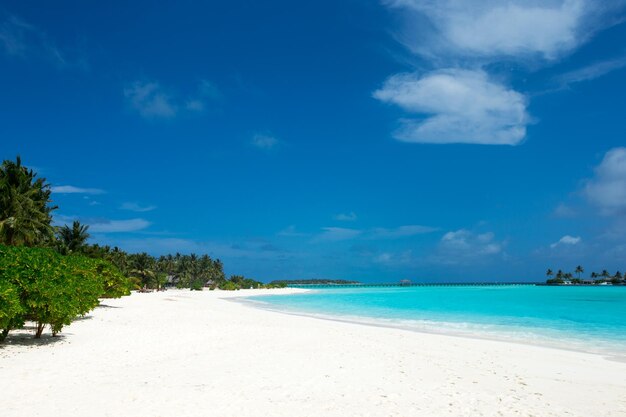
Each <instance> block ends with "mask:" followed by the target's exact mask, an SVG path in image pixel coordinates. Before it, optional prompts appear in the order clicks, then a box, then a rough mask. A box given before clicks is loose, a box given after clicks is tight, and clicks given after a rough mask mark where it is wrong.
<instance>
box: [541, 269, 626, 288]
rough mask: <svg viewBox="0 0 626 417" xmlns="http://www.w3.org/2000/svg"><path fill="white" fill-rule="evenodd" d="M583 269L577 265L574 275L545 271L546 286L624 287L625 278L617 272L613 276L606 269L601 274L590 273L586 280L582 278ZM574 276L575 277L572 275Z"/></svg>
mask: <svg viewBox="0 0 626 417" xmlns="http://www.w3.org/2000/svg"><path fill="white" fill-rule="evenodd" d="M584 272H585V268H583V267H582V266H581V265H578V266H577V267H576V269H575V270H574V273H571V272H565V271H562V270H560V269H559V270H558V271H557V272H556V273H555V272H554V271H552V269H548V270H547V271H546V276H547V277H548V279H547V280H546V284H548V285H571V284H574V285H577V284H578V285H608V284H611V285H625V284H626V277H625V276H624V275H623V274H622V273H621V272H620V271H617V272H615V273H614V274H611V273H609V272H608V271H607V270H606V269H605V270H603V271H602V272H592V273H591V274H590V275H589V278H588V279H585V278H582V274H583V273H584ZM574 274H576V275H574Z"/></svg>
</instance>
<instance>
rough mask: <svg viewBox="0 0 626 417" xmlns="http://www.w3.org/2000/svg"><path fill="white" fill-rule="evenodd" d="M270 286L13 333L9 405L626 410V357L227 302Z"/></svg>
mask: <svg viewBox="0 0 626 417" xmlns="http://www.w3.org/2000/svg"><path fill="white" fill-rule="evenodd" d="M268 291H269V290H249V291H237V292H221V291H204V292H190V291H187V290H185V291H183V290H180V291H179V290H170V291H167V292H162V293H148V294H133V295H132V296H130V297H125V298H122V299H117V300H104V301H103V304H104V305H105V306H106V307H105V306H103V307H100V308H97V309H96V310H95V311H93V312H92V313H91V314H90V316H89V317H88V318H86V319H84V320H79V321H76V322H75V323H73V324H72V325H71V326H69V327H67V328H66V329H65V330H64V332H63V333H62V337H60V338H56V340H54V341H52V340H53V339H52V338H50V337H49V335H46V338H45V339H43V341H42V343H41V344H36V343H33V341H32V340H30V339H18V340H16V339H13V340H12V342H11V343H10V344H8V345H5V346H3V347H2V348H0V407H1V408H0V409H1V412H0V414H1V415H2V417H17V416H24V417H35V416H55V417H56V416H80V417H84V416H90V417H94V416H136V417H139V416H141V417H148V416H216V417H217V416H219V417H229V416H232V417H247V416H255V417H258V416H274V417H280V416H284V417H306V416H341V417H348V416H402V417H407V416H447V415H450V416H539V417H545V416H581V417H583V416H584V417H591V416H599V417H600V416H602V417H610V416H626V363H622V362H616V361H611V360H607V359H606V358H603V357H601V356H598V355H593V354H586V353H580V352H573V351H563V350H557V349H549V348H544V347H535V346H526V345H519V344H513V343H506V342H497V341H489V340H478V339H469V338H460V337H453V336H443V335H435V334H423V333H416V332H411V331H406V330H400V329H391V328H380V327H373V326H365V325H358V324H351V323H342V322H334V321H328V320H321V319H315V318H309V317H300V316H293V315H287V314H281V313H276V312H271V311H265V310H259V309H255V308H253V307H250V306H247V305H243V304H240V303H234V302H230V301H228V300H224V299H223V298H227V297H234V296H244V295H250V294H253V293H267V292H268ZM271 291H273V292H289V291H293V290H288V289H286V290H271Z"/></svg>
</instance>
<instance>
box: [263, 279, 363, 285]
mask: <svg viewBox="0 0 626 417" xmlns="http://www.w3.org/2000/svg"><path fill="white" fill-rule="evenodd" d="M347 284H360V282H359V281H348V280H345V279H291V280H289V279H287V280H277V281H272V282H270V283H269V284H268V285H273V286H277V287H283V286H287V285H347Z"/></svg>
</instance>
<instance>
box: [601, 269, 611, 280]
mask: <svg viewBox="0 0 626 417" xmlns="http://www.w3.org/2000/svg"><path fill="white" fill-rule="evenodd" d="M600 276H601V277H602V278H603V279H604V280H607V279H609V277H610V276H611V275H610V274H609V271H607V270H606V269H603V270H602V273H601V274H600Z"/></svg>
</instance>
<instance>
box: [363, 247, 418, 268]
mask: <svg viewBox="0 0 626 417" xmlns="http://www.w3.org/2000/svg"><path fill="white" fill-rule="evenodd" d="M373 260H374V262H375V263H378V264H382V265H385V266H389V267H396V266H406V265H412V264H414V263H415V262H416V260H415V258H414V257H413V251H411V250H410V249H409V250H405V251H402V252H398V253H395V252H383V253H381V254H379V255H377V256H375V257H374V259H373Z"/></svg>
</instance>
